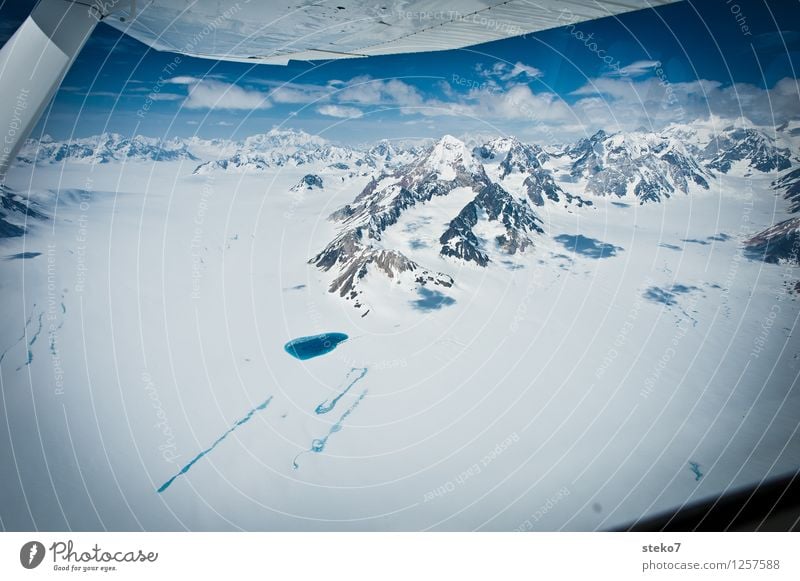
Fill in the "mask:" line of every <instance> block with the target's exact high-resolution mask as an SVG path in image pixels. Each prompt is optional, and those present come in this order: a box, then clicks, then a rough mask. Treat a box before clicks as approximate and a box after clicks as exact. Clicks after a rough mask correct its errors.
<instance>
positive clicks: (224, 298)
mask: <svg viewBox="0 0 800 581" xmlns="http://www.w3.org/2000/svg"><path fill="white" fill-rule="evenodd" d="M439 145H441V146H442V147H440V148H439V150H436V149H435V148H434V150H433V151H434V153H433V154H432V155H429V156H428V157H427V158H425V155H426V153H425V151H427V150H425V151H417V152H416V153H415V154H414V156H412V157H413V159H420V158H423V159H428V160H429V161H430V162H431V164H433V165H432V166H431V168H433V169H435V172H433V173H436V174H437V176H441V177H442V178H443V179H444V178H448V177H452V178H454V179H455V178H457V177H458V174H459V169H458V168H460V169H461V170H462V174H463V175H462V177H465V178H466V177H467V176H471V177H470V179H472V178H474V177H475V176H476V175H477V176H480V175H481V174H482V172H485V175H487V179H489V180H490V181H492V180H493V176H494V175H495V174H493V172H494V169H492V167H491V164H490V163H489V162H487V164H486V166H485V169H484V167H483V166H482V164H481V163H478V164H477V165H476V162H475V161H474V159H475V158H474V157H473V156H472V152H471V151H466V150H465V149H464V148H463V147H462V146H461V145H459V144H458V143H455V142H454V141H452V140H450V139H446V140H444V142H443V143H440V144H439ZM189 151H191V152H192V155H193V156H195V157H200V159H199V160H191V159H189V158H188V157H182V158H179V159H174V160H171V161H159V162H153V161H147V160H138V159H127V158H122V159H117V158H115V159H114V161H109V162H108V163H98V164H94V165H89V164H85V163H75V162H67V163H61V164H48V163H43V164H38V165H32V164H24V165H22V166H20V167H17V168H15V169H14V171H13V172H11V173H10V175H9V180H8V186H9V187H10V188H12V190H14V191H16V192H20V191H23V192H25V191H27V190H28V189H31V197H32V198H34V199H35V200H36V202H37V206H36V207H37V209H40V210H41V212H42V213H43V216H42V217H40V218H35V219H34V218H31V217H30V216H28V217H27V218H25V212H24V210H23V211H21V212H19V211H18V212H16V213H15V214H13V215H12V214H10V213H9V214H8V216H7V217H8V219H9V220H13V221H14V223H15V224H21V225H22V226H23V227H25V228H26V229H27V233H26V234H25V235H24V236H15V237H7V238H3V239H2V240H1V241H0V244H2V256H3V258H2V259H0V281H2V282H0V289H2V290H1V292H2V296H3V300H2V301H0V321H2V325H0V329H2V330H1V331H0V354H1V355H0V378H2V402H3V413H2V414H0V423H2V424H4V425H2V426H0V434H2V436H0V441H1V442H2V444H0V462H2V465H3V466H4V467H9V468H8V469H6V470H4V471H3V475H2V476H0V499H2V500H0V517H2V523H3V526H4V527H5V528H6V529H11V530H28V529H33V528H37V529H50V530H67V529H73V530H97V529H102V528H107V529H111V530H140V529H147V530H183V529H192V530H238V529H254V530H473V529H480V530H516V529H524V530H528V529H538V530H561V529H563V530H593V529H596V528H598V529H603V528H611V527H613V526H617V525H620V524H622V523H626V522H629V521H631V520H634V519H636V518H638V517H641V516H643V515H649V514H654V513H656V512H659V511H661V510H665V509H668V508H674V507H676V506H679V505H681V504H683V503H687V502H691V501H693V500H697V499H701V498H705V497H707V496H710V495H714V494H718V493H720V492H722V491H725V490H729V489H731V488H736V487H739V486H743V485H748V484H752V483H754V482H758V481H760V480H761V479H763V478H767V477H770V476H775V475H779V474H784V473H786V472H788V471H791V470H796V469H797V467H798V465H800V441H799V440H798V435H797V428H798V418H797V414H796V410H797V409H798V406H800V395H798V391H797V389H796V384H797V377H798V374H799V373H800V367H799V366H800V363H799V361H800V359H798V353H799V352H800V343H799V342H798V338H797V332H796V330H797V321H798V316H799V315H800V309H798V303H797V294H796V293H797V291H796V286H795V284H794V283H796V281H797V279H798V271H797V267H796V266H793V265H791V264H771V263H767V262H764V261H761V260H753V259H751V258H748V257H747V256H746V255H745V252H744V248H743V246H742V242H743V241H744V240H746V239H748V238H750V237H752V236H753V235H754V234H756V233H758V232H761V231H763V230H766V229H767V228H769V227H771V226H773V225H774V224H776V223H779V222H781V221H783V220H784V219H786V218H787V217H788V216H789V213H788V211H789V203H790V202H789V201H788V200H786V199H784V198H783V196H782V194H780V193H779V192H776V191H775V190H774V189H772V187H771V184H772V182H773V181H774V180H775V179H776V175H775V172H774V171H773V172H769V171H768V172H760V171H757V170H755V171H752V173H751V174H750V175H749V176H748V177H745V174H746V173H747V170H746V169H744V167H741V164H740V165H736V164H733V166H732V168H731V170H730V171H729V172H727V173H722V172H712V173H711V174H709V177H708V178H707V181H708V189H706V188H703V187H697V188H690V192H689V193H688V194H683V193H681V194H680V195H673V196H671V197H670V198H669V199H662V200H661V202H659V203H645V204H639V202H640V201H641V200H640V198H639V197H638V196H636V195H635V193H634V192H628V193H627V194H626V196H624V197H621V198H619V197H616V196H607V195H594V194H592V193H591V192H590V193H586V191H585V188H584V186H585V185H586V183H587V177H586V176H585V175H582V176H579V177H578V178H576V181H572V182H570V181H560V180H559V181H558V183H559V186H560V187H561V188H562V189H563V190H564V191H566V192H570V193H571V194H573V195H580V196H583V197H586V198H587V199H590V201H592V202H593V203H592V205H591V206H589V205H585V206H576V205H575V204H560V203H552V201H550V202H546V203H544V205H542V206H536V207H535V208H534V207H533V204H531V202H530V199H529V198H527V195H526V193H525V192H524V190H519V191H511V190H509V191H508V193H509V195H510V196H512V197H513V198H514V200H515V203H516V204H522V203H523V202H525V204H528V205H530V209H531V211H532V212H535V215H536V217H537V218H538V222H536V223H537V224H538V225H539V226H540V228H541V230H542V232H541V233H540V232H529V234H530V236H531V239H532V240H533V242H534V243H533V245H531V246H529V247H528V248H526V249H525V251H524V252H515V253H513V254H511V253H508V252H503V251H501V250H500V249H498V248H497V247H489V250H490V253H489V255H490V258H491V260H490V261H489V262H488V263H486V264H485V265H481V264H479V263H478V262H476V261H471V260H464V259H459V258H453V257H450V256H442V254H441V242H440V238H441V236H442V233H443V232H445V231H446V230H447V229H448V228H449V226H450V224H451V221H452V220H453V218H454V216H455V215H457V214H458V213H460V212H461V211H462V209H463V208H464V207H465V206H467V205H468V204H469V203H470V202H471V201H472V200H474V199H475V197H476V193H475V191H474V190H473V188H472V187H471V184H472V182H471V181H470V182H468V183H465V184H459V185H457V187H450V186H452V185H453V184H452V183H451V182H446V184H450V185H446V184H445V183H444V182H443V179H429V178H430V177H431V172H427V171H420V172H419V173H418V174H413V175H412V172H413V170H409V172H402V173H399V174H396V175H395V174H394V172H395V169H391V170H390V171H388V172H387V173H386V175H387V176H388V177H385V178H383V181H381V180H379V179H378V178H380V175H381V173H382V172H383V171H384V170H382V169H377V168H376V169H375V170H370V172H366V173H367V175H361V174H360V173H354V174H353V175H350V173H349V172H348V171H347V170H343V169H340V168H333V167H330V164H329V163H328V160H327V159H321V158H320V159H316V160H312V161H309V162H308V163H304V164H302V165H294V164H291V163H290V164H285V165H282V166H268V167H264V168H262V169H260V170H259V171H258V172H244V173H237V172H226V171H212V172H209V173H206V174H199V175H198V174H196V173H194V172H195V168H196V167H197V166H198V164H199V163H203V162H206V161H210V160H211V159H212V158H211V157H209V156H208V155H206V156H205V157H203V156H201V155H199V154H198V153H197V150H191V149H189ZM237 151H242V149H241V147H237V148H234V149H232V150H231V151H230V152H229V153H228V155H234V154H235V153H236V152H237ZM506 154H507V152H506ZM566 159H567V158H556V160H555V161H546V162H541V163H544V164H545V165H546V163H551V164H552V165H551V166H550V167H551V171H553V173H554V175H555V176H559V175H561V174H562V173H563V172H564V170H560V171H559V172H555V169H558V164H559V163H561V162H562V161H563V162H564V163H565V164H566V163H567V162H566ZM570 160H571V161H570V162H569V163H570V164H571V163H573V161H574V160H573V159H572V158H570ZM494 163H497V164H499V163H500V162H499V161H496V162H494ZM454 168H456V169H454ZM701 169H702V168H701ZM751 170H752V168H751ZM519 171H520V170H519V168H517V169H515V170H514V172H512V174H509V175H519ZM702 171H703V172H705V171H706V170H705V169H703V170H702ZM448 172H453V175H452V176H451V175H450V174H449V173H448ZM307 174H313V175H315V176H318V177H319V178H320V179H321V180H322V182H323V183H324V188H322V189H313V190H309V189H305V188H299V189H298V188H295V189H294V190H293V187H294V186H296V185H297V184H298V183H300V182H301V180H303V178H304V176H306V175H307ZM409 176H411V178H409ZM373 177H374V178H375V180H376V183H378V186H377V187H378V188H381V187H384V186H385V187H386V188H387V189H386V192H389V188H390V185H391V184H392V183H396V180H402V179H403V178H409V179H412V181H413V180H414V179H416V180H417V181H416V182H415V183H416V184H418V185H420V186H422V185H424V184H428V185H430V186H431V187H433V186H437V187H439V188H444V189H447V188H450V189H448V190H447V194H446V195H432V196H430V198H429V199H427V200H425V201H420V200H417V201H416V202H415V203H413V204H407V205H405V206H404V207H403V208H402V211H401V212H399V213H398V214H397V215H396V216H394V218H393V220H394V221H393V222H392V224H391V225H389V226H387V227H386V228H384V229H382V230H380V231H379V235H380V239H376V238H372V239H370V240H372V242H371V244H373V246H372V247H371V249H372V250H374V251H375V252H381V251H383V252H389V251H396V252H398V253H400V254H401V255H403V256H406V257H408V258H413V259H414V260H415V262H417V263H418V264H420V265H424V268H425V269H427V270H428V271H429V272H431V273H433V272H436V273H440V272H441V273H442V274H443V275H447V276H449V277H451V278H452V279H453V284H452V285H451V286H449V287H448V286H443V285H421V286H417V285H413V284H410V285H403V284H400V285H398V284H397V280H398V278H396V277H395V278H389V277H388V276H386V274H385V272H384V271H382V270H381V269H375V270H370V272H369V273H368V274H367V275H366V276H365V277H364V278H363V279H361V280H360V282H359V288H360V290H363V293H364V296H368V297H369V303H370V308H371V311H370V313H369V315H368V316H363V314H364V312H363V311H364V310H363V309H354V308H353V305H352V302H351V301H347V300H343V299H342V297H341V296H339V294H337V293H331V292H329V290H330V284H331V276H332V273H331V272H328V271H325V270H323V269H320V268H318V267H317V266H316V265H315V264H314V263H313V262H312V263H309V258H312V257H314V256H316V255H317V254H318V253H320V251H321V250H322V249H325V248H326V247H327V246H328V245H329V244H330V243H331V241H333V240H336V239H337V236H339V235H340V234H341V233H342V227H343V225H342V222H341V220H331V219H329V217H330V216H331V215H332V214H336V213H337V211H339V210H340V209H342V208H343V207H346V206H348V205H350V207H351V208H353V207H354V204H355V202H354V200H355V199H356V198H357V197H358V196H359V194H361V193H362V192H364V191H365V188H366V189H369V188H368V185H369V184H370V181H371V180H372V178H373ZM342 178H344V179H342ZM481 179H482V178H481ZM498 179H499V178H498ZM667 179H668V180H670V182H669V183H673V182H672V181H671V180H672V179H673V178H672V177H668V178H667ZM384 181H385V182H386V183H385V184H384V183H383V182H384ZM492 183H494V182H493V181H492ZM31 184H32V186H31ZM380 199H381V200H383V201H386V200H388V199H390V198H380ZM498 199H501V198H498ZM526 200H527V201H526ZM17 201H20V200H17ZM381 208H383V209H386V208H387V206H386V205H381ZM7 212H10V210H9V211H7ZM476 212H478V210H477V209H476ZM481 212H485V213H486V214H485V215H484V214H483V213H480V216H481V219H480V220H478V222H477V223H476V226H475V229H474V232H475V235H476V238H477V239H479V240H482V241H490V240H492V239H494V238H496V236H497V235H498V234H499V233H502V232H501V231H499V230H497V228H498V227H499V224H501V222H499V221H497V220H490V219H488V212H486V210H485V209H483V210H481ZM338 215H339V216H341V214H338ZM379 215H380V214H379V213H372V212H370V213H368V214H364V215H362V218H363V219H365V220H369V218H370V217H371V216H379ZM476 215H478V214H476ZM4 219H5V218H4ZM366 223H367V222H365V224H366ZM378 223H380V222H375V223H374V224H378ZM359 224H361V223H360V222H359ZM503 230H504V228H503ZM363 232H364V236H365V238H362V240H366V239H367V238H366V236H367V234H366V232H367V230H363ZM387 260H388V258H387ZM389 263H390V264H396V263H394V262H392V261H389ZM390 270H391V269H390ZM329 332H341V333H346V334H347V335H349V339H348V340H346V341H344V342H343V343H341V344H339V345H338V346H337V348H336V349H335V350H334V351H331V352H330V353H328V354H327V355H324V356H321V357H317V358H314V359H309V360H306V361H300V360H298V359H296V358H293V357H291V356H289V355H288V354H287V353H286V352H285V351H284V344H285V343H286V342H287V341H289V340H291V339H295V338H297V337H302V336H308V335H314V334H318V333H329ZM331 402H335V403H333V405H331ZM318 410H323V413H319V411H318ZM695 464H696V466H695ZM187 465H191V466H190V469H188V470H187V471H186V472H185V473H184V474H180V471H181V469H182V468H183V467H185V466H187ZM697 472H699V473H700V474H701V476H700V477H698V476H697ZM176 475H178V476H177V478H175V479H174V480H170V479H172V478H173V477H174V476H176ZM167 483H169V485H168V486H167V487H166V488H163V487H164V485H165V484H167ZM160 488H163V491H162V492H158V490H159V489H160ZM553 499H555V500H553Z"/></svg>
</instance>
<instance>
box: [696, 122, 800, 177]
mask: <svg viewBox="0 0 800 581" xmlns="http://www.w3.org/2000/svg"><path fill="white" fill-rule="evenodd" d="M790 155H791V154H790V151H789V149H788V148H782V147H778V145H776V143H775V139H774V138H773V137H770V136H769V135H767V134H766V133H764V132H763V131H759V130H757V129H753V128H747V127H741V128H740V127H729V128H727V129H726V130H725V131H723V132H722V133H720V134H718V135H716V136H715V137H714V138H713V139H712V140H711V141H710V142H709V143H708V145H706V148H705V150H704V151H703V157H704V158H706V159H708V160H709V161H708V163H707V165H708V167H709V168H711V169H714V170H718V171H720V172H723V173H726V172H728V171H730V169H731V168H732V167H733V166H734V165H735V164H736V163H737V162H744V164H745V165H746V167H748V168H751V169H755V170H758V171H760V172H770V171H782V170H785V169H788V168H789V167H791V165H792V163H791V159H790Z"/></svg>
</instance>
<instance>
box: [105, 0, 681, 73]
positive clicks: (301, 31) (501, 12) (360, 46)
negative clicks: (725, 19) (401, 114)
mask: <svg viewBox="0 0 800 581" xmlns="http://www.w3.org/2000/svg"><path fill="white" fill-rule="evenodd" d="M674 1H675V0H615V1H613V2H599V1H595V0H566V1H564V0H561V1H560V0H505V1H500V0H462V1H458V2H456V1H455V0H446V1H433V0H403V1H399V2H398V1H396V0H392V1H384V2H382V3H381V2H367V1H365V0H331V1H321V2H320V1H314V0H305V1H300V2H291V3H290V2H275V1H266V2H263V1H262V2H258V1H249V2H247V1H244V0H240V1H238V2H233V1H232V2H219V1H218V0H195V1H194V2H187V1H186V0H150V1H149V2H141V3H139V5H138V6H137V3H135V2H132V3H129V2H123V3H121V5H120V6H118V7H115V8H114V10H113V12H112V13H111V14H110V15H109V16H108V17H107V18H106V19H105V22H106V23H107V24H110V25H111V26H113V27H114V28H117V29H118V30H120V31H122V32H124V33H126V34H128V35H130V36H132V37H133V38H136V39H137V40H139V41H141V42H143V43H144V44H146V45H148V46H150V47H152V48H154V49H156V50H161V51H171V52H176V53H181V54H186V55H190V56H195V57H202V58H209V59H216V60H229V61H241V62H254V63H263V64H283V65H285V64H287V63H288V62H289V61H290V60H310V61H313V60H327V59H343V58H363V57H369V56H377V55H388V54H398V53H417V52H430V51H439V50H450V49H456V48H463V47H467V46H472V45H476V44H481V43H484V42H489V41H493V40H501V39H504V38H510V37H514V36H520V35H523V34H528V33H531V32H536V31H539V30H545V29H548V28H555V27H558V26H564V25H567V24H575V23H578V22H584V21H587V20H593V19H596V18H604V17H608V16H614V15H616V14H621V13H624V12H629V11H632V10H639V9H642V8H649V7H654V6H659V5H663V4H670V3H672V2H674Z"/></svg>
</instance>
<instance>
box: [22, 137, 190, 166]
mask: <svg viewBox="0 0 800 581" xmlns="http://www.w3.org/2000/svg"><path fill="white" fill-rule="evenodd" d="M180 159H186V160H196V159H197V157H195V155H194V154H192V152H191V151H189V148H188V146H187V144H186V142H185V141H183V140H181V139H177V138H176V139H170V140H162V139H157V138H152V137H142V136H141V135H136V136H134V137H125V136H123V135H120V134H119V133H103V134H101V135H97V136H94V137H85V138H78V139H70V140H67V141H54V140H53V139H52V138H50V137H49V136H45V137H44V138H42V139H41V140H39V141H36V140H28V141H27V142H26V143H25V145H24V146H23V148H22V150H21V151H20V153H19V155H18V160H19V161H20V162H21V163H24V164H31V163H44V164H47V163H60V162H63V161H65V160H69V161H75V162H80V163H88V164H95V163H109V162H112V161H126V160H145V161H175V160H180Z"/></svg>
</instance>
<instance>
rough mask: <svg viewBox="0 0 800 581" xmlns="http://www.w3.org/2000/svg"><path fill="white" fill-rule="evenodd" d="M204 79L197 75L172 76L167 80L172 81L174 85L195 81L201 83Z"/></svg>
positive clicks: (189, 83) (193, 82) (188, 83)
mask: <svg viewBox="0 0 800 581" xmlns="http://www.w3.org/2000/svg"><path fill="white" fill-rule="evenodd" d="M201 80H202V79H198V78H196V77H186V76H181V77H172V78H171V79H169V80H168V81H167V82H168V83H172V84H173V85H194V84H195V83H199V82H200V81H201Z"/></svg>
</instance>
